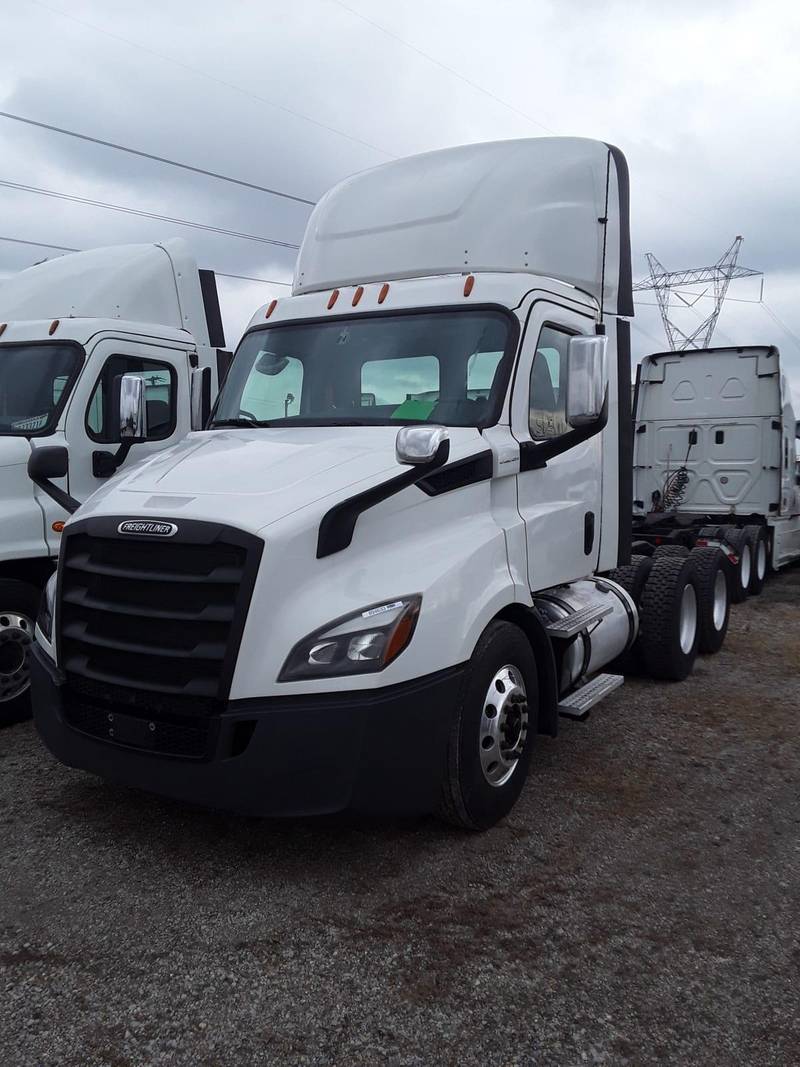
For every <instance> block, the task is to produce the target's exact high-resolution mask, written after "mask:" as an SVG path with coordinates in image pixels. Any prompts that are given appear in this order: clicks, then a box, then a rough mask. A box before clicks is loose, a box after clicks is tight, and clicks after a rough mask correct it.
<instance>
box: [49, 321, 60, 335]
mask: <svg viewBox="0 0 800 1067" xmlns="http://www.w3.org/2000/svg"><path fill="white" fill-rule="evenodd" d="M57 329H58V319H53V321H52V322H51V323H50V329H49V330H48V331H47V332H48V333H49V334H50V336H51V337H52V336H53V334H54V333H55V332H56V330H57Z"/></svg>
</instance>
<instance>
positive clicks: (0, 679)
mask: <svg viewBox="0 0 800 1067" xmlns="http://www.w3.org/2000/svg"><path fill="white" fill-rule="evenodd" d="M32 638H33V620H32V619H29V618H28V617H27V615H20V614H19V612H17V611H0V704H5V703H7V702H8V701H9V700H15V699H16V698H17V697H18V696H19V695H20V694H21V693H24V692H25V690H26V689H27V688H28V686H29V685H30V682H31V674H30V668H29V666H28V649H29V648H30V644H31V639H32Z"/></svg>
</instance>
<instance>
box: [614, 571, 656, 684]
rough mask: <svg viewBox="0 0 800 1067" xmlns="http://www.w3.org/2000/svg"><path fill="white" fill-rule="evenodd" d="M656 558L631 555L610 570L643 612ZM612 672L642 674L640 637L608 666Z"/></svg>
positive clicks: (615, 580) (637, 608)
mask: <svg viewBox="0 0 800 1067" xmlns="http://www.w3.org/2000/svg"><path fill="white" fill-rule="evenodd" d="M653 563H654V560H653V559H652V558H651V557H650V556H631V562H630V563H629V564H626V565H625V566H623V567H617V568H616V569H615V570H613V571H609V573H608V577H609V578H610V579H611V581H612V582H616V583H617V585H621V586H622V588H623V589H624V590H625V592H626V593H628V594H629V596H630V598H631V600H632V601H633V602H634V604H635V605H636V610H637V611H638V612H639V613H640V614H641V610H640V606H641V603H642V594H643V593H644V587H645V583H646V582H647V578H648V576H649V574H650V571H651V570H652V567H653ZM607 669H608V670H609V671H610V672H611V674H641V673H642V657H641V654H640V651H639V638H638V637H637V638H636V640H635V641H634V643H633V644H632V645H631V647H630V648H629V649H627V650H626V651H625V652H623V653H622V655H621V656H617V658H616V659H615V660H614V661H613V662H612V663H611V664H610V665H609V666H608V668H607Z"/></svg>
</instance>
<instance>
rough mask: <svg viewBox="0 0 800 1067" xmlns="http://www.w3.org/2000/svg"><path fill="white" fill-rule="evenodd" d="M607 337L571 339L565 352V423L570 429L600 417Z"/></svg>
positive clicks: (604, 391) (604, 393) (602, 401)
mask: <svg viewBox="0 0 800 1067" xmlns="http://www.w3.org/2000/svg"><path fill="white" fill-rule="evenodd" d="M607 348H608V338H607V337H606V336H604V335H598V336H596V337H573V338H571V339H570V342H569V351H568V353H567V410H566V415H567V422H568V423H569V424H570V426H572V427H573V429H578V428H579V427H581V426H587V425H589V424H590V423H593V422H595V421H596V420H597V419H599V418H600V415H601V414H602V411H603V404H604V402H605V396H606V349H607Z"/></svg>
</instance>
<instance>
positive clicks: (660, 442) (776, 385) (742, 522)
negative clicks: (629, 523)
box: [633, 345, 800, 601]
mask: <svg viewBox="0 0 800 1067" xmlns="http://www.w3.org/2000/svg"><path fill="white" fill-rule="evenodd" d="M634 407H635V411H634V423H635V425H634V490H633V497H634V500H633V506H634V538H635V540H636V542H637V545H636V547H637V551H638V552H652V551H653V549H654V548H656V550H657V551H664V550H665V549H663V548H660V547H656V546H669V549H668V550H669V551H678V552H681V551H689V550H690V549H692V548H694V547H695V546H697V545H719V546H720V547H721V548H723V549H724V550H725V551H726V554H727V555H728V556H729V558H730V559H731V560H732V561H733V575H732V595H733V599H734V601H740V600H743V599H744V598H745V597H746V596H748V595H757V594H759V593H760V592H761V590H762V588H763V586H764V580H765V578H766V576H767V573H768V571H769V570H770V569H772V570H779V569H780V568H781V567H783V566H785V565H786V564H787V563H791V562H792V561H794V560H796V559H800V464H798V459H797V436H798V424H797V421H796V419H795V414H794V408H793V405H792V399H791V393H790V390H789V387H788V383H787V381H786V376H785V375H784V374H783V372H782V371H781V365H780V353H779V351H778V349H777V348H776V347H775V346H774V345H760V346H759V345H752V346H743V347H736V348H710V349H699V350H690V351H686V352H661V353H656V354H654V355H651V356H648V357H647V358H646V359H645V360H643V362H642V363H641V364H640V366H639V368H638V373H637V378H636V387H635V398H634Z"/></svg>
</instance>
